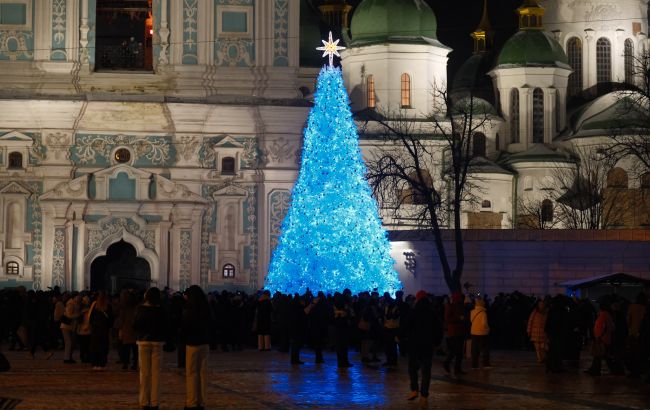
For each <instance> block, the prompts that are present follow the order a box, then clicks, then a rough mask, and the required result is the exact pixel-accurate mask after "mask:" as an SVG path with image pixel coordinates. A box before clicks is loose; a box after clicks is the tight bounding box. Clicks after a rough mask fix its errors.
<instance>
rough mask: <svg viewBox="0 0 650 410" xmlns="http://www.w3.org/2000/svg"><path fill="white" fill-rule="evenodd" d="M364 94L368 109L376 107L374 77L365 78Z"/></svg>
mask: <svg viewBox="0 0 650 410" xmlns="http://www.w3.org/2000/svg"><path fill="white" fill-rule="evenodd" d="M366 94H367V95H366V97H367V103H368V108H375V107H376V106H377V97H376V96H375V77H374V76H372V75H369V76H368V77H367V78H366Z"/></svg>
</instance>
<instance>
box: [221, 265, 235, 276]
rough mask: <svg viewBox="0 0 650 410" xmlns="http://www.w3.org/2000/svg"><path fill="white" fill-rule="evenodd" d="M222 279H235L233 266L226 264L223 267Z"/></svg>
mask: <svg viewBox="0 0 650 410" xmlns="http://www.w3.org/2000/svg"><path fill="white" fill-rule="evenodd" d="M223 277H224V278H234V277H235V266H234V265H232V264H230V263H227V264H225V265H223Z"/></svg>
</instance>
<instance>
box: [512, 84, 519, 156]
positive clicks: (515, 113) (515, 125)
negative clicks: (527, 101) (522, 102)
mask: <svg viewBox="0 0 650 410" xmlns="http://www.w3.org/2000/svg"><path fill="white" fill-rule="evenodd" d="M510 142H513V143H516V142H519V90H518V89H516V88H513V89H512V91H510Z"/></svg>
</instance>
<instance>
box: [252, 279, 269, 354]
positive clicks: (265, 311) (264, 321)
mask: <svg viewBox="0 0 650 410" xmlns="http://www.w3.org/2000/svg"><path fill="white" fill-rule="evenodd" d="M272 315H273V305H272V304H271V292H269V291H268V290H265V291H264V292H263V293H262V296H260V298H259V300H258V301H257V309H256V311H255V326H256V327H257V348H258V349H259V350H260V352H263V351H270V350H271V324H272V323H271V316H272Z"/></svg>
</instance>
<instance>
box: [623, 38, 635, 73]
mask: <svg viewBox="0 0 650 410" xmlns="http://www.w3.org/2000/svg"><path fill="white" fill-rule="evenodd" d="M624 57H625V63H624V64H625V82H626V83H628V84H634V43H633V42H632V40H631V39H629V38H628V39H627V40H625V54H624Z"/></svg>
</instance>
